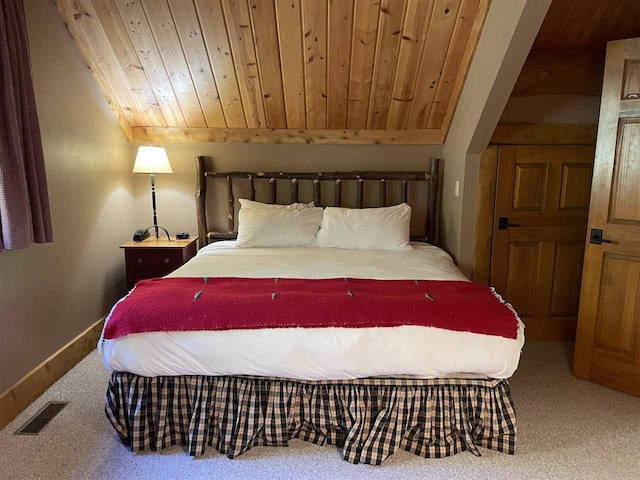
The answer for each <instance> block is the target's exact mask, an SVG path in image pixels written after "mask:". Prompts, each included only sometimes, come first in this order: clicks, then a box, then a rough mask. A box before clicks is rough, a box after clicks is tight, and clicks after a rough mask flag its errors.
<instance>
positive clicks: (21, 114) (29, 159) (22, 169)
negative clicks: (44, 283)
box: [0, 0, 53, 250]
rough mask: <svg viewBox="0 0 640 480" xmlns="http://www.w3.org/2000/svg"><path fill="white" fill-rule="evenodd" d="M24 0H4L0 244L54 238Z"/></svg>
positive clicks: (0, 25)
mask: <svg viewBox="0 0 640 480" xmlns="http://www.w3.org/2000/svg"><path fill="white" fill-rule="evenodd" d="M22 2H23V0H0V79H1V80H2V90H1V92H0V250H1V249H12V248H25V247H28V246H29V245H31V244H32V243H34V242H36V243H45V242H51V241H53V229H52V227H51V213H50V209H49V195H48V192H47V176H46V172H45V166H44V155H43V153H42V141H41V139H40V127H39V125H38V114H37V112H36V102H35V97H34V93H33V83H32V80H31V63H30V60H29V44H28V40H27V25H26V21H25V14H24V5H23V3H22Z"/></svg>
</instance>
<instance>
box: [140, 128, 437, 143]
mask: <svg viewBox="0 0 640 480" xmlns="http://www.w3.org/2000/svg"><path fill="white" fill-rule="evenodd" d="M132 133H133V141H134V142H141V143H163V142H202V143H297V144H301V143H309V144H324V145H328V144H333V145H346V144H362V145H367V144H368V145H384V144H396V145H400V144H404V145H437V144H439V143H440V139H441V132H440V129H426V130H320V129H318V130H305V129H298V130H296V129H287V128H188V127H187V128H185V127H133V128H132Z"/></svg>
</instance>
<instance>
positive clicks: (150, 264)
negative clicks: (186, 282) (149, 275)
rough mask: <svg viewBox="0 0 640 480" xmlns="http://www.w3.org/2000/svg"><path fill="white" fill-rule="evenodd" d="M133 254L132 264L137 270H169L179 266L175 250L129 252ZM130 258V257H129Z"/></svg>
mask: <svg viewBox="0 0 640 480" xmlns="http://www.w3.org/2000/svg"><path fill="white" fill-rule="evenodd" d="M129 255H130V256H131V266H132V267H133V269H134V270H136V271H141V270H161V271H164V270H167V269H169V271H173V270H174V269H175V268H177V267H178V266H179V265H178V262H177V261H176V254H175V252H136V251H131V252H127V256H129ZM127 260H129V259H127Z"/></svg>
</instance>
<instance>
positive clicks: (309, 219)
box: [236, 199, 322, 248]
mask: <svg viewBox="0 0 640 480" xmlns="http://www.w3.org/2000/svg"><path fill="white" fill-rule="evenodd" d="M321 221H322V208H316V207H313V206H310V205H308V204H300V203H299V204H295V203H294V204H291V205H270V204H266V203H259V202H253V201H251V200H245V199H241V200H240V213H239V214H238V240H237V242H236V246H237V247H240V248H246V247H315V245H316V235H317V233H318V229H319V228H320V222H321Z"/></svg>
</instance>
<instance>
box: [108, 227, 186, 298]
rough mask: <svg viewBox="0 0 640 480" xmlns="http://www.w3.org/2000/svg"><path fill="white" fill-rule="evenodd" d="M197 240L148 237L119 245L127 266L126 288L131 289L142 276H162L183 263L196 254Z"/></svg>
mask: <svg viewBox="0 0 640 480" xmlns="http://www.w3.org/2000/svg"><path fill="white" fill-rule="evenodd" d="M197 241H198V239H197V238H190V239H188V240H174V239H171V241H169V240H167V239H162V238H148V239H146V240H145V241H143V242H127V243H123V244H122V245H120V248H123V249H124V259H125V264H126V267H127V288H128V289H129V290H131V289H132V288H133V286H134V285H135V284H136V282H137V281H138V280H142V279H143V278H155V277H164V276H165V275H168V274H169V273H171V272H173V271H174V270H175V269H176V268H178V267H180V266H182V265H184V264H185V263H186V262H187V260H189V259H191V258H192V257H193V256H194V255H195V254H196V243H197Z"/></svg>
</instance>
